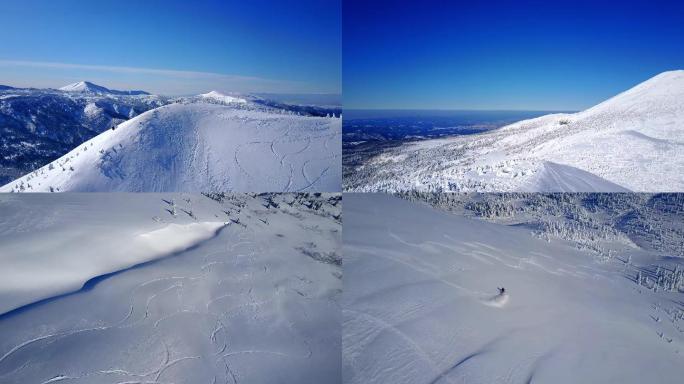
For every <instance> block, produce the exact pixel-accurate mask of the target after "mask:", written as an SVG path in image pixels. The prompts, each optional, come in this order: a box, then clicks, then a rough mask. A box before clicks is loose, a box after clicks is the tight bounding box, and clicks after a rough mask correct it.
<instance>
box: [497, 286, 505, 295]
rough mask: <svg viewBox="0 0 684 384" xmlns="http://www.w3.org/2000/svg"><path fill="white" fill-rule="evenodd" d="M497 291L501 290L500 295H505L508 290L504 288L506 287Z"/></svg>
mask: <svg viewBox="0 0 684 384" xmlns="http://www.w3.org/2000/svg"><path fill="white" fill-rule="evenodd" d="M496 289H498V290H499V295H503V294H505V293H506V288H504V287H501V288H499V287H497V288H496Z"/></svg>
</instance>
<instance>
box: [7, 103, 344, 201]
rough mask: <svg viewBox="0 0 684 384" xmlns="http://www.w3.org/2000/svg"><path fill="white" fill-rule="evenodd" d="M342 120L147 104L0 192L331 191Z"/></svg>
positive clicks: (336, 182)
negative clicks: (146, 107)
mask: <svg viewBox="0 0 684 384" xmlns="http://www.w3.org/2000/svg"><path fill="white" fill-rule="evenodd" d="M341 125H342V124H341V119H340V118H327V117H312V116H300V115H296V114H293V113H291V112H289V111H277V110H266V109H258V107H257V106H250V105H246V106H242V105H241V106H239V107H235V106H230V105H223V104H214V103H203V102H197V103H187V104H186V103H175V104H170V105H166V106H163V107H159V108H156V109H152V110H150V111H147V112H145V113H143V114H141V115H139V116H137V117H135V118H132V119H130V120H128V121H126V122H124V123H121V124H119V125H118V126H116V127H115V128H112V129H108V130H106V131H105V132H103V133H101V134H100V135H98V136H96V137H94V138H92V139H90V140H88V141H86V142H85V143H83V144H81V145H79V146H78V147H76V148H75V149H73V150H72V151H71V152H69V153H67V154H66V155H64V156H62V157H61V158H59V159H57V160H55V161H53V162H52V163H49V164H48V165H46V166H44V167H42V168H40V169H38V170H36V171H34V172H31V173H29V174H28V175H25V176H23V177H21V178H19V179H17V180H15V181H13V182H11V183H10V184H7V185H5V186H4V187H1V188H0V192H10V191H14V192H67V191H73V192H97V191H101V192H105V191H120V192H169V191H178V192H202V191H232V192H251V191H276V192H281V191H284V192H290V191H307V192H319V191H335V190H339V189H340V181H341V174H342V170H341V165H340V158H341V151H342V143H341V136H342V132H341V130H342V129H341Z"/></svg>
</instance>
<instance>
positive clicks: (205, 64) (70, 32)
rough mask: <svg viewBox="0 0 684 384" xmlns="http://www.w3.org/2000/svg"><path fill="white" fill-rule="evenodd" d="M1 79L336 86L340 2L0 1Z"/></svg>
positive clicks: (272, 88) (202, 86)
mask: <svg viewBox="0 0 684 384" xmlns="http://www.w3.org/2000/svg"><path fill="white" fill-rule="evenodd" d="M0 26H1V28H2V37H1V38H0V84H6V85H13V86H34V87H57V86H62V85H64V84H67V83H70V82H75V81H79V80H90V81H93V82H95V83H101V85H104V86H107V87H111V88H117V87H118V88H126V87H132V88H139V89H145V90H149V91H152V92H156V93H166V94H185V93H195V92H199V91H206V90H211V89H216V88H219V89H218V90H221V91H241V92H245V91H251V92H278V93H339V92H340V87H341V84H340V82H341V78H340V77H341V1H340V0H271V1H264V0H223V1H198V0H193V1H189V0H188V1H175V0H116V1H110V0H93V1H86V0H1V1H0Z"/></svg>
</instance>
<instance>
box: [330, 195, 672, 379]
mask: <svg viewBox="0 0 684 384" xmlns="http://www.w3.org/2000/svg"><path fill="white" fill-rule="evenodd" d="M461 196H462V198H463V199H465V198H470V199H472V200H475V201H477V200H476V199H477V197H473V196H468V195H461ZM557 196H559V197H558V198H559V199H562V197H563V196H565V195H557ZM603 196H606V197H600V198H599V199H603V201H604V202H606V204H604V205H603V206H604V209H603V210H602V211H595V212H594V214H596V215H597V216H598V215H608V216H611V214H609V213H608V212H609V211H608V209H607V207H608V206H609V205H610V203H609V202H610V201H612V202H613V203H615V204H616V206H613V207H614V208H617V207H619V206H621V205H622V204H624V203H625V202H626V200H624V199H614V200H611V198H610V197H609V196H607V195H603ZM590 198H591V195H588V196H586V195H585V196H580V197H578V200H575V201H581V200H582V199H585V200H586V201H587V202H588V200H589V199H590ZM649 198H650V199H649ZM485 199H489V197H486V198H485ZM573 199H574V197H569V198H568V201H567V202H566V204H568V205H569V204H572V202H571V201H572V200H573ZM653 199H655V200H653ZM656 200H660V197H658V196H649V197H641V198H637V197H635V199H634V200H633V203H634V204H635V205H639V204H641V203H644V204H643V205H646V206H652V205H653V203H654V202H655V201H656ZM669 200H670V201H674V200H673V199H669ZM678 201H679V204H680V205H679V208H678V209H679V211H680V212H682V211H683V210H684V204H681V203H682V200H681V198H680V199H679V200H678ZM491 202H492V203H496V204H497V205H496V206H500V207H501V208H500V212H501V213H504V212H506V211H509V212H517V211H518V210H519V209H522V208H521V207H522V206H524V205H525V203H526V201H525V200H523V199H521V198H516V199H508V200H506V199H504V198H502V197H499V198H497V199H492V201H491ZM506 204H510V207H509V208H508V209H505V207H506ZM589 205H590V204H587V207H588V206H589ZM519 206H520V207H519ZM542 210H543V208H540V209H539V211H542ZM625 210H629V208H628V207H625ZM577 211H581V209H578V210H577ZM617 211H619V209H616V210H615V212H614V213H615V214H614V216H612V218H613V219H614V220H615V221H620V214H619V213H618V212H617ZM643 212H645V211H643ZM664 212H665V211H660V213H658V212H654V211H652V212H651V213H652V214H654V217H653V218H652V219H653V220H652V221H651V222H652V223H655V222H659V221H661V220H663V219H664V220H663V221H666V222H669V221H670V219H666V218H664V217H662V215H664V214H665V213H664ZM567 214H568V215H569V216H568V217H567V218H562V217H559V219H558V220H559V221H560V223H559V225H560V226H561V227H571V226H572V223H571V222H572V221H573V219H572V216H570V215H571V212H568V213H567ZM497 217H498V219H497V218H492V219H491V220H492V221H494V222H486V221H483V220H478V219H475V218H469V217H464V216H463V215H459V214H456V213H455V211H451V212H446V211H443V210H437V209H435V208H433V207H430V206H428V205H427V204H425V203H420V202H411V201H404V200H401V199H398V198H397V197H393V196H390V195H383V194H363V195H359V194H345V228H344V234H343V244H344V245H343V252H344V257H345V264H344V265H345V274H344V279H345V281H344V293H343V298H342V311H343V337H342V340H343V341H342V344H343V377H344V381H345V382H346V383H364V384H367V383H392V384H401V383H411V384H421V383H425V384H437V383H439V384H443V383H464V382H467V383H534V382H541V383H547V382H548V383H598V382H604V383H607V382H611V383H613V382H620V383H643V382H644V380H646V381H650V382H659V383H674V382H678V381H680V378H681V377H682V374H684V323H683V321H684V306H683V305H682V292H684V263H683V260H684V259H681V258H672V257H668V256H669V253H668V252H666V251H665V252H663V251H662V250H661V249H658V248H656V249H644V248H641V247H638V246H634V245H633V244H632V245H630V244H628V243H625V242H623V241H622V240H621V239H615V240H614V241H612V247H613V250H614V252H615V257H613V258H611V259H609V260H605V259H601V258H597V257H596V256H597V255H596V254H595V252H592V251H591V250H588V249H578V247H577V245H576V244H575V242H574V241H573V240H563V239H560V238H558V237H556V236H549V237H548V238H540V237H539V236H537V235H536V234H535V233H534V232H533V233H531V231H530V227H528V226H526V225H520V223H519V221H517V220H515V219H513V220H511V221H510V222H509V224H510V225H507V224H504V222H505V221H506V220H508V219H509V217H507V216H505V215H497ZM513 217H514V218H515V217H516V214H514V215H513ZM606 221H609V220H606ZM680 225H681V223H680ZM585 229H586V230H587V235H589V234H590V233H591V231H590V229H589V228H588V227H585ZM596 232H597V233H596V235H597V236H599V237H600V230H599V229H597V230H596ZM604 242H605V243H606V246H608V245H607V244H608V243H611V241H610V240H606V239H604ZM497 287H505V293H503V294H499V292H498V291H497ZM626 362H627V363H626Z"/></svg>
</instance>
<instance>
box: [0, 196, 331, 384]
mask: <svg viewBox="0 0 684 384" xmlns="http://www.w3.org/2000/svg"><path fill="white" fill-rule="evenodd" d="M341 204H342V203H341V196H340V195H339V194H336V195H331V194H322V195H320V196H318V195H317V196H314V195H308V194H280V195H241V194H235V195H231V194H221V195H212V198H209V197H207V196H202V195H185V194H170V193H167V194H74V193H71V194H21V195H19V194H15V195H11V194H5V195H2V196H0V263H1V265H2V266H3V268H2V269H0V281H1V284H2V285H0V308H1V309H0V313H2V314H0V382H2V383H3V384H5V383H8V384H9V383H48V382H65V383H124V382H129V383H133V382H139V383H143V382H145V383H153V382H154V383H212V382H213V383H238V382H250V383H259V382H289V383H334V382H339V381H340V377H341V367H340V362H341V352H340V351H341V345H340V342H341V341H340V332H341V320H340V316H341V315H340V309H339V305H338V296H339V294H340V292H341V289H342V281H341V276H342V270H341V254H340V247H341V221H340V213H341ZM136 248H142V249H136ZM22 304H26V305H23V306H21V307H19V308H16V307H17V306H18V305H22ZM12 308H16V309H12Z"/></svg>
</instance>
